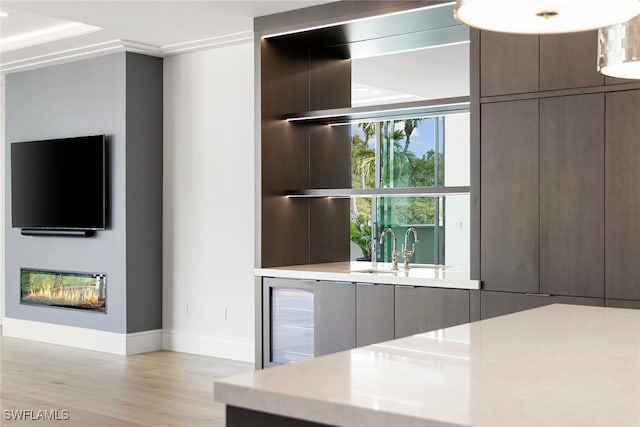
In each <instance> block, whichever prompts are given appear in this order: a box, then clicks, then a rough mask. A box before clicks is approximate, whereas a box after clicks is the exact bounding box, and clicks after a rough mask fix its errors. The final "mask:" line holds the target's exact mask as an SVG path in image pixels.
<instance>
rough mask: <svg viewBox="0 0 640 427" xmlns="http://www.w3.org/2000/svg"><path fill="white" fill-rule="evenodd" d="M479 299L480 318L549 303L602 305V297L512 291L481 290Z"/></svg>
mask: <svg viewBox="0 0 640 427" xmlns="http://www.w3.org/2000/svg"><path fill="white" fill-rule="evenodd" d="M480 298H481V300H480V305H481V308H480V310H481V312H482V319H488V318H490V317H496V316H502V315H503V314H509V313H514V312H516V311H522V310H529V309H531V308H536V307H542V306H545V305H549V304H555V303H559V304H578V305H594V306H603V305H604V299H602V298H582V297H565V296H540V295H527V294H520V293H513V292H482V295H481V297H480Z"/></svg>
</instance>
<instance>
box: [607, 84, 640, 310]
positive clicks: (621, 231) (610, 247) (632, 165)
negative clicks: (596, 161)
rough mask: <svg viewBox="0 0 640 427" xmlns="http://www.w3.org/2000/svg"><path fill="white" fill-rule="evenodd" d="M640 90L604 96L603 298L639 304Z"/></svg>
mask: <svg viewBox="0 0 640 427" xmlns="http://www.w3.org/2000/svg"><path fill="white" fill-rule="evenodd" d="M639 105H640V91H639V90H632V91H625V92H616V93H608V94H607V95H606V125H605V126H606V154H605V159H606V162H605V174H606V190H605V194H606V201H605V203H606V209H605V216H606V224H607V233H606V243H605V258H606V269H605V271H606V279H605V283H606V297H607V298H613V299H629V300H640V261H639V260H640V214H639V213H640V166H639V165H640V144H639V140H638V135H639V134H638V123H640V109H638V106H639Z"/></svg>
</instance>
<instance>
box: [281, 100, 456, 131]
mask: <svg viewBox="0 0 640 427" xmlns="http://www.w3.org/2000/svg"><path fill="white" fill-rule="evenodd" d="M468 110H469V97H468V96H459V97H455V98H442V99H433V100H426V101H414V102H403V103H396V104H384V105H367V106H363V107H351V108H334V109H331V110H315V111H307V112H305V113H300V114H287V115H286V116H284V117H283V118H284V119H285V120H287V121H289V122H291V123H301V124H302V123H319V124H331V125H341V124H349V123H350V122H354V121H359V120H372V121H374V120H378V119H380V120H382V119H387V120H388V119H393V118H412V117H422V116H433V115H439V114H451V113H456V112H465V111H468Z"/></svg>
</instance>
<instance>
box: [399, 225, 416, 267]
mask: <svg viewBox="0 0 640 427" xmlns="http://www.w3.org/2000/svg"><path fill="white" fill-rule="evenodd" d="M412 232H413V244H412V245H411V250H409V244H408V243H409V234H411V233H412ZM416 243H418V230H416V229H415V228H414V227H409V228H407V232H406V233H404V244H403V245H402V257H403V258H404V269H405V270H408V269H409V259H410V258H411V257H412V256H414V255H415V253H416Z"/></svg>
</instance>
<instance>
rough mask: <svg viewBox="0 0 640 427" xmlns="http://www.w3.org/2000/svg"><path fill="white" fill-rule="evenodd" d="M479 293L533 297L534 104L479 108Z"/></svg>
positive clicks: (535, 239)
mask: <svg viewBox="0 0 640 427" xmlns="http://www.w3.org/2000/svg"><path fill="white" fill-rule="evenodd" d="M480 120H481V148H480V150H481V159H482V168H481V190H480V191H481V195H482V197H481V208H480V235H481V242H480V254H481V257H480V269H481V279H482V283H483V285H482V287H483V289H488V290H504V291H519V292H538V289H539V281H538V101H537V100H528V101H513V102H498V103H491V104H483V105H482V108H481V115H480Z"/></svg>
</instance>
